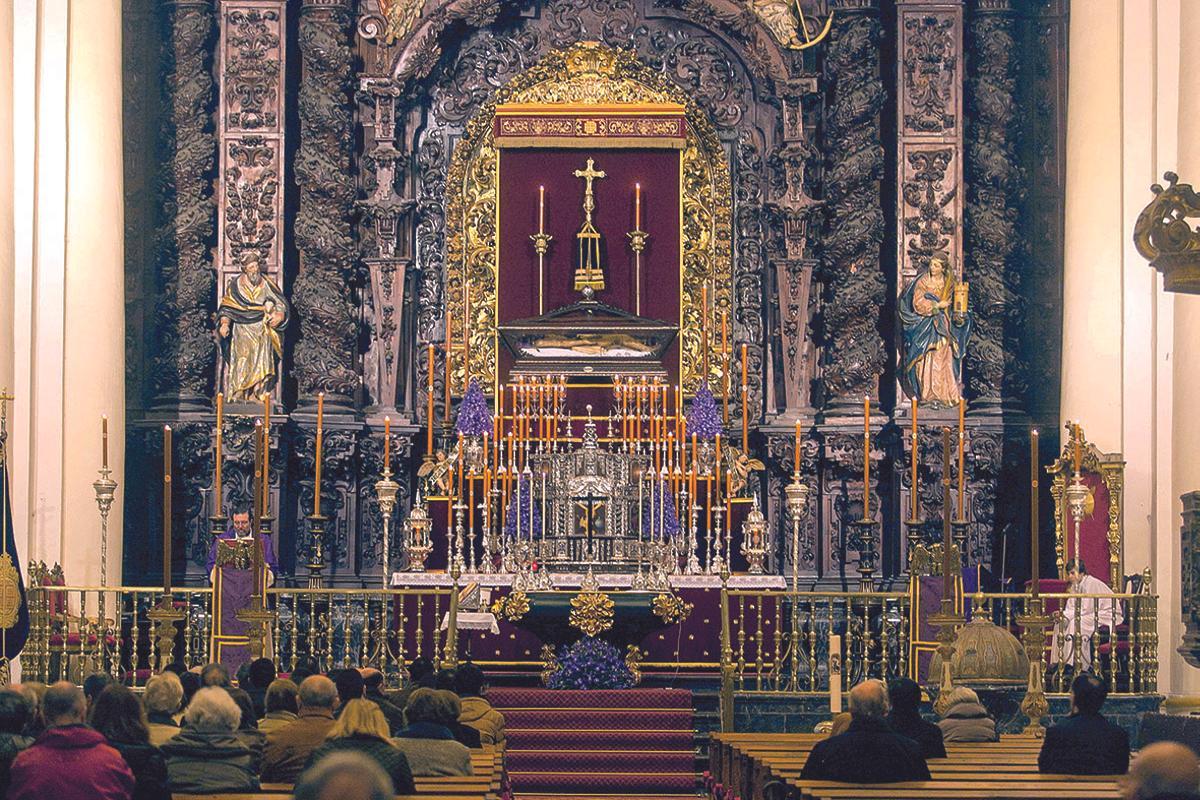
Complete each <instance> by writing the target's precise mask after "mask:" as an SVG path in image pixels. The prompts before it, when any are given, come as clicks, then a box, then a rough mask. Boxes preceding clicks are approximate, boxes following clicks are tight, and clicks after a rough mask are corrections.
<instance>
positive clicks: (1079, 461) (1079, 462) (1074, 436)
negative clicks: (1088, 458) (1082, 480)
mask: <svg viewBox="0 0 1200 800" xmlns="http://www.w3.org/2000/svg"><path fill="white" fill-rule="evenodd" d="M1082 439H1083V435H1082V433H1081V432H1080V430H1079V423H1078V422H1074V423H1071V440H1072V444H1073V445H1074V450H1075V472H1076V474H1078V473H1079V471H1080V469H1082V467H1083V442H1082V441H1081V440H1082Z"/></svg>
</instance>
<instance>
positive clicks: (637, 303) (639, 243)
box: [625, 230, 650, 317]
mask: <svg viewBox="0 0 1200 800" xmlns="http://www.w3.org/2000/svg"><path fill="white" fill-rule="evenodd" d="M625 235H626V236H628V237H629V249H630V250H632V251H633V270H634V277H633V280H634V284H633V285H634V287H635V288H634V307H633V313H635V314H637V315H638V316H639V317H640V316H641V315H642V251H643V250H645V249H646V240H647V239H649V238H650V234H648V233H646V232H645V231H643V230H632V231H630V232H629V233H627V234H625Z"/></svg>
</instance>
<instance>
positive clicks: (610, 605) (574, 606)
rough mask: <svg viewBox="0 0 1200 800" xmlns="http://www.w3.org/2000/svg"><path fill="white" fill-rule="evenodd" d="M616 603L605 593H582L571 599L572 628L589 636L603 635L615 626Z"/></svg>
mask: <svg viewBox="0 0 1200 800" xmlns="http://www.w3.org/2000/svg"><path fill="white" fill-rule="evenodd" d="M615 607H616V603H614V602H613V599H612V598H611V597H609V596H608V595H606V594H604V593H603V592H580V593H579V594H577V595H575V596H574V597H572V598H571V616H570V617H569V621H570V623H571V627H573V628H578V629H579V630H581V631H583V633H584V634H585V635H587V636H595V635H596V634H598V633H603V632H604V631H606V630H608V629H609V628H611V627H612V625H613V609H614V608H615Z"/></svg>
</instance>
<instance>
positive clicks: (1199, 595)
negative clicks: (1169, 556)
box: [1179, 491, 1200, 667]
mask: <svg viewBox="0 0 1200 800" xmlns="http://www.w3.org/2000/svg"><path fill="white" fill-rule="evenodd" d="M1179 499H1180V500H1181V501H1182V502H1183V525H1182V527H1181V528H1180V529H1179V541H1180V564H1181V567H1182V574H1183V578H1182V585H1181V586H1180V604H1181V606H1182V614H1183V625H1184V632H1183V642H1182V643H1181V644H1180V645H1179V654H1180V655H1182V656H1183V658H1184V660H1185V661H1187V663H1189V664H1191V665H1192V666H1193V667H1200V491H1195V492H1188V493H1187V494H1184V495H1181V496H1180V498H1179Z"/></svg>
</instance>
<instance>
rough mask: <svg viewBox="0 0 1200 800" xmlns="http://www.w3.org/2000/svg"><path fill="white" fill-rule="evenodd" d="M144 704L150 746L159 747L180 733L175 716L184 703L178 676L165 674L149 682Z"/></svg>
mask: <svg viewBox="0 0 1200 800" xmlns="http://www.w3.org/2000/svg"><path fill="white" fill-rule="evenodd" d="M142 703H143V704H144V705H145V706H146V724H147V726H148V727H149V730H150V744H152V745H154V746H155V747H158V746H159V745H160V744H162V743H163V742H165V741H166V740H167V739H170V738H171V737H172V736H174V735H175V734H177V733H179V723H178V722H176V721H175V714H176V712H178V711H179V707H180V705H181V704H182V703H183V684H182V683H180V681H179V676H178V675H176V674H175V673H174V672H164V673H162V674H161V675H155V676H154V677H153V678H151V679H150V680H149V681H147V682H146V692H145V694H143V695H142Z"/></svg>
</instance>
